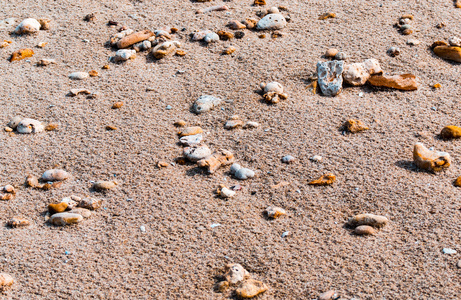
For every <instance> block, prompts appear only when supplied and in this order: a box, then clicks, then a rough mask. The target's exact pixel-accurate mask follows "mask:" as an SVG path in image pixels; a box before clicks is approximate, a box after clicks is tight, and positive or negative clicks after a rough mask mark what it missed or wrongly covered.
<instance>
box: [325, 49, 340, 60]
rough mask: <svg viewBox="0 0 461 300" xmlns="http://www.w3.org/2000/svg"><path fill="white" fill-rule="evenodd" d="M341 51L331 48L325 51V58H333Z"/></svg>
mask: <svg viewBox="0 0 461 300" xmlns="http://www.w3.org/2000/svg"><path fill="white" fill-rule="evenodd" d="M338 53H339V51H338V49H335V48H330V49H328V50H327V51H325V57H326V58H333V57H335V56H336V54H338Z"/></svg>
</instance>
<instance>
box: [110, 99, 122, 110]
mask: <svg viewBox="0 0 461 300" xmlns="http://www.w3.org/2000/svg"><path fill="white" fill-rule="evenodd" d="M122 106H123V102H122V101H118V102H115V103H114V104H112V109H117V108H120V107H122Z"/></svg>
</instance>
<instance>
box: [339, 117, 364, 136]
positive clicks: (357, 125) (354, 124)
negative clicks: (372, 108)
mask: <svg viewBox="0 0 461 300" xmlns="http://www.w3.org/2000/svg"><path fill="white" fill-rule="evenodd" d="M344 128H345V129H346V130H347V131H348V132H350V133H357V132H360V131H364V130H368V129H369V128H368V127H367V126H365V124H363V122H362V121H360V120H353V119H350V120H347V121H346V123H344Z"/></svg>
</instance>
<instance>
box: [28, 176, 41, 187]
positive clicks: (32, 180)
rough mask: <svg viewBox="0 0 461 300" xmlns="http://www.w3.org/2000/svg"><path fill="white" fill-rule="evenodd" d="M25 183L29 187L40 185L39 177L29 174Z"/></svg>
mask: <svg viewBox="0 0 461 300" xmlns="http://www.w3.org/2000/svg"><path fill="white" fill-rule="evenodd" d="M25 185H26V186H27V187H38V186H39V183H38V178H37V177H35V176H33V175H28V176H27V177H26V182H25Z"/></svg>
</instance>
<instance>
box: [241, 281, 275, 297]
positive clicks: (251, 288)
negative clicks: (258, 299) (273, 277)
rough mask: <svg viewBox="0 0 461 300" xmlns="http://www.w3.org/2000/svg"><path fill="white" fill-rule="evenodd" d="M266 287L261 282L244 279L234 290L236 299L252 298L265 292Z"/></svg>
mask: <svg viewBox="0 0 461 300" xmlns="http://www.w3.org/2000/svg"><path fill="white" fill-rule="evenodd" d="M267 289H268V287H267V285H266V284H264V283H263V282H261V281H258V280H254V279H251V278H249V279H245V280H244V281H242V282H241V283H240V285H239V287H238V288H237V289H236V290H235V293H236V294H237V297H240V298H244V299H245V298H253V297H255V296H257V295H259V294H261V293H264V292H265V291H267Z"/></svg>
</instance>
